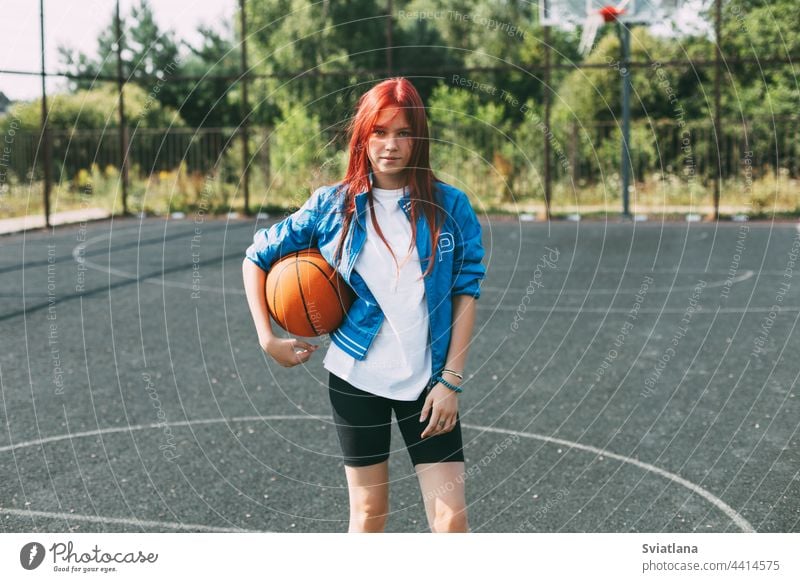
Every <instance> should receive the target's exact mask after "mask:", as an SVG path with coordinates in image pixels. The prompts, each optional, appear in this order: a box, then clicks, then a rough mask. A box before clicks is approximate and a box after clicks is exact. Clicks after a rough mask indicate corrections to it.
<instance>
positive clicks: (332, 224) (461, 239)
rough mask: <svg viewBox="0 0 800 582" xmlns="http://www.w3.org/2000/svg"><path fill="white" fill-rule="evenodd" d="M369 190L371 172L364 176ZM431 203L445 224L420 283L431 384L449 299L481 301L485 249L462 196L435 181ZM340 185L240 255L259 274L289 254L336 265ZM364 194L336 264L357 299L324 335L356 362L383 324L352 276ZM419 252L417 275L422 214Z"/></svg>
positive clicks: (445, 340) (424, 244)
mask: <svg viewBox="0 0 800 582" xmlns="http://www.w3.org/2000/svg"><path fill="white" fill-rule="evenodd" d="M369 181H370V185H371V184H372V173H370V176H369ZM434 184H435V188H436V193H437V195H438V196H437V201H438V203H439V204H440V205H441V206H442V208H443V210H444V216H445V217H446V218H445V221H444V224H443V225H442V229H441V232H440V235H439V243H438V246H437V252H436V254H435V256H434V260H435V261H436V264H435V265H434V267H433V269H432V271H431V273H430V274H429V275H428V276H427V277H425V279H424V285H425V297H426V298H427V304H428V323H429V330H428V341H429V343H430V346H431V361H432V370H431V381H430V383H429V385H428V388H430V386H431V385H432V384H435V382H434V381H433V377H434V376H436V375H438V374H439V373H441V371H442V369H443V368H444V366H445V364H446V360H447V351H448V349H449V346H450V331H451V325H452V298H453V296H455V295H471V296H472V297H474V298H475V299H478V298H479V297H480V294H481V292H480V284H481V281H482V280H483V278H484V277H485V275H486V270H485V268H484V266H483V264H482V259H483V256H484V250H483V246H482V243H481V226H480V223H479V222H478V218H477V216H476V215H475V212H474V210H473V209H472V206H470V203H469V198H468V197H467V195H466V194H465V193H464V192H462V191H461V190H459V189H458V188H455V187H453V186H451V185H449V184H445V183H444V182H435V183H434ZM337 186H338V184H334V185H329V186H323V187H321V188H318V189H317V190H316V191H315V192H314V193H313V194H312V195H311V197H310V198H309V199H308V200H307V201H306V202H305V203H304V204H303V205H302V206H301V207H300V208H299V209H298V210H296V211H295V212H294V213H293V214H291V215H289V216H287V217H286V218H284V219H283V220H282V221H280V222H278V223H276V224H273V225H272V226H270V227H269V228H261V229H259V230H258V231H257V232H256V233H255V236H254V237H253V244H252V245H250V247H249V248H248V249H247V251H246V256H247V258H248V259H250V260H251V261H253V262H254V263H255V264H256V265H258V266H259V267H260V268H261V269H263V270H264V271H269V269H270V267H271V266H272V264H273V263H274V262H275V261H277V260H278V259H279V258H281V257H283V256H284V255H287V254H289V253H292V252H295V251H298V250H302V249H307V248H312V247H316V248H318V249H319V251H320V253H321V254H322V256H323V257H324V258H325V260H326V261H327V262H328V264H330V265H332V266H333V265H335V253H336V248H337V246H338V242H339V238H340V236H341V231H342V213H341V209H342V202H343V198H344V197H343V196H340V195H339V194H338V191H337ZM367 195H368V192H367V191H366V190H365V191H364V192H359V193H358V194H356V195H355V203H356V216H355V217H354V220H352V221H351V223H350V229H349V232H348V238H347V239H345V245H344V248H343V249H342V261H341V264H340V265H339V266H338V268H337V271H338V272H339V274H340V275H341V276H342V278H343V279H344V280H345V281H346V282H347V284H348V285H350V287H351V288H352V289H353V291H355V295H356V297H355V300H354V301H353V304H352V305H351V306H350V309H349V310H348V312H347V315H346V317H345V319H344V321H343V322H342V324H341V325H340V326H339V327H338V328H337V329H335V330H334V331H333V332H331V334H330V338H331V340H332V341H333V342H334V343H335V344H336V345H337V346H339V347H340V348H341V349H342V350H344V351H345V352H346V353H348V354H350V355H351V356H353V357H354V358H355V359H357V360H363V359H364V358H365V357H366V355H367V350H368V349H369V347H370V344H371V343H372V340H373V339H374V338H375V336H376V334H377V333H378V330H379V329H380V327H381V324H382V323H383V320H384V314H383V311H382V310H381V307H380V305H378V303H377V301H376V300H375V297H374V296H373V295H372V293H371V292H370V290H369V288H368V287H367V285H366V283H365V282H364V279H363V278H362V277H361V275H359V274H358V272H357V271H355V270H353V266H354V265H355V262H356V259H357V258H358V253H359V252H360V251H361V248H362V247H363V245H364V241H365V240H366V235H367V230H366V220H367V216H368V214H367V211H366V209H367ZM397 202H398V204H399V205H400V206H401V208H402V209H403V211H404V212H405V215H406V217H407V218H408V219H409V220H411V200H410V198H409V194H408V191H406V193H405V194H404V195H403V197H401V198H400V199H399V200H398V201H397ZM416 244H417V252H418V253H419V258H420V262H421V271H422V272H424V271H425V269H427V268H428V258H427V257H428V255H429V254H430V246H431V241H430V231H429V229H428V222H427V219H426V218H425V216H424V214H420V216H419V217H418V218H417V239H416Z"/></svg>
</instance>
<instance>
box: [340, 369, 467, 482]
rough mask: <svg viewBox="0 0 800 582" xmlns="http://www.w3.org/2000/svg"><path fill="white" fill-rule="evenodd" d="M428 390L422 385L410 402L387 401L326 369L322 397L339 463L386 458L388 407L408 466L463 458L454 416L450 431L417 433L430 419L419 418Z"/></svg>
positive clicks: (369, 462)
mask: <svg viewBox="0 0 800 582" xmlns="http://www.w3.org/2000/svg"><path fill="white" fill-rule="evenodd" d="M428 392H429V391H428V389H427V388H426V389H425V390H423V391H422V394H420V396H419V398H418V399H417V400H415V401H404V400H392V399H391V398H385V397H383V396H378V395H376V394H371V393H370V392H365V391H364V390H361V389H359V388H356V387H355V386H353V385H352V384H350V383H349V382H347V381H346V380H344V379H342V378H340V377H339V376H337V375H335V374H333V373H332V372H328V395H329V396H330V400H331V407H332V409H333V420H334V422H335V423H336V433H337V435H338V437H339V444H340V445H341V448H342V454H343V457H344V464H345V465H347V466H349V467H364V466H367V465H374V464H375V463H381V462H383V461H385V460H386V459H388V458H389V449H390V445H391V428H392V410H394V414H395V417H396V418H397V424H398V426H399V427H400V432H401V433H402V435H403V440H404V441H405V443H406V448H407V449H408V454H409V455H410V456H411V463H412V464H413V465H414V466H416V465H417V464H419V463H441V462H447V461H464V451H463V448H462V447H463V445H462V440H461V420H460V418H459V416H458V415H456V425H455V427H453V430H451V431H450V432H446V433H444V434H439V435H434V436H429V437H426V438H424V439H423V438H422V437H421V436H420V435H421V434H422V431H423V430H425V427H427V426H428V423H429V422H430V415H429V416H428V418H427V419H425V422H420V421H419V417H420V414H421V413H422V407H423V405H424V404H425V399H426V398H427V396H428Z"/></svg>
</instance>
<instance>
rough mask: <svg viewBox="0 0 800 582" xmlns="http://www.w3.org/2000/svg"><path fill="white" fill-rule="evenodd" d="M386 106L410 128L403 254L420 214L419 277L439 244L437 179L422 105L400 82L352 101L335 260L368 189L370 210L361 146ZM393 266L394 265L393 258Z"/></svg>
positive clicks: (411, 88) (379, 86)
mask: <svg viewBox="0 0 800 582" xmlns="http://www.w3.org/2000/svg"><path fill="white" fill-rule="evenodd" d="M387 107H388V108H391V107H398V108H400V110H401V113H404V114H405V116H406V120H407V121H408V125H409V127H410V128H411V137H412V140H413V143H412V148H411V158H410V159H409V163H408V166H407V167H406V177H407V185H408V187H409V197H410V199H411V245H410V247H409V250H411V249H412V248H414V245H415V244H416V240H417V217H418V216H419V215H420V213H424V215H425V218H426V220H427V222H428V225H429V231H430V233H431V254H430V256H429V257H428V259H429V261H428V268H427V269H426V270H425V272H424V273H423V274H422V276H423V277H425V276H427V275H428V273H430V271H431V270H432V268H433V266H434V263H435V261H434V260H433V258H434V255H435V253H436V245H437V244H438V241H439V232H440V231H441V218H442V212H441V206H440V205H439V204H438V202H437V201H436V199H435V187H434V184H435V182H439V180H438V179H437V178H436V177H435V176H434V175H433V170H431V163H430V148H429V145H430V138H429V133H428V118H427V117H426V115H425V105H424V104H423V103H422V98H421V97H420V96H419V93H418V92H417V90H416V88H415V87H414V85H412V84H411V82H410V81H409V80H408V79H406V78H405V77H393V78H391V79H386V80H385V81H382V82H380V83H378V84H377V85H375V86H374V87H372V89H370V90H369V91H367V92H366V93H364V94H363V95H362V96H361V98H360V99H359V100H358V106H357V109H356V114H355V116H354V117H353V118H352V119H351V120H350V123H349V124H348V128H347V129H348V134H349V136H350V147H349V150H350V159H349V161H348V164H347V173H346V174H345V176H344V179H343V180H342V181H341V182H340V183H339V192H340V196H342V197H343V200H342V202H343V203H342V209H343V210H342V212H343V218H342V236H341V238H340V239H339V246H338V249H337V252H336V260H337V262H338V261H341V256H342V249H343V248H344V241H345V238H346V235H347V233H348V231H349V230H350V224H351V222H352V221H353V218H354V216H353V215H354V213H355V210H356V207H355V195H356V194H357V193H359V192H364V191H366V190H368V191H369V193H368V194H367V196H368V201H369V205H370V210H372V208H373V195H372V189H371V188H370V183H369V173H370V170H371V164H370V161H369V156H368V155H367V150H368V145H367V142H368V140H369V137H370V135H371V134H372V130H373V129H374V127H375V124H376V122H377V119H378V117H379V116H380V113H381V111H382V110H383V109H385V108H387ZM370 214H371V216H372V224H373V225H374V226H375V230H376V231H377V233H378V235H379V236H380V238H381V240H383V243H384V244H385V245H386V246H387V248H389V251H390V252H391V247H390V246H389V243H388V242H387V241H386V238H385V237H384V236H383V232H382V231H381V229H380V226H378V223H377V221H376V219H375V214H374V213H373V212H370ZM392 256H394V253H392ZM396 263H397V260H396V259H395V264H396Z"/></svg>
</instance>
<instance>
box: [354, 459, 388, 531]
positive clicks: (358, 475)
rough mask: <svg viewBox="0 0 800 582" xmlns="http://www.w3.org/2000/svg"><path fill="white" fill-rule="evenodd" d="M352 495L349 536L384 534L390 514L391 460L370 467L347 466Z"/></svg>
mask: <svg viewBox="0 0 800 582" xmlns="http://www.w3.org/2000/svg"><path fill="white" fill-rule="evenodd" d="M344 470H345V474H346V475H347V487H348V492H349V496H350V528H349V529H348V533H365V532H382V531H383V529H384V527H386V518H387V517H388V514H389V460H388V459H387V460H385V461H383V462H381V463H376V464H374V465H368V466H366V467H348V466H346V465H345V468H344Z"/></svg>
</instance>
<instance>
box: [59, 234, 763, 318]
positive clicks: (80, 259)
mask: <svg viewBox="0 0 800 582" xmlns="http://www.w3.org/2000/svg"><path fill="white" fill-rule="evenodd" d="M107 240H108V236H107V235H104V234H101V235H99V236H96V237H93V238H90V239H88V240H86V241H84V242H81V243H79V244H77V245H75V248H74V249H72V258H73V259H74V260H75V262H77V263H82V264H83V265H84V266H86V267H87V268H90V269H93V270H95V271H99V272H101V273H105V274H108V275H116V276H117V277H122V278H124V279H129V280H135V279H138V278H139V277H138V275H136V274H135V273H129V272H128V271H123V270H122V269H116V268H114V267H107V266H105V265H100V264H97V263H93V262H92V261H90V260H89V259H87V258H86V257H84V256H82V255H81V253H83V252H84V251H85V250H86V248H87V247H88V246H89V245H91V244H94V243H96V242H101V241H107ZM242 256H244V253H242ZM188 268H189V266H187V269H188ZM520 270H521V269H520ZM628 272H629V273H633V272H637V271H628ZM672 272H674V271H672ZM753 275H754V272H753V271H749V270H745V271H743V272H742V274H741V275H737V276H736V277H734V278H733V279H731V280H730V281H729V280H728V279H719V280H717V281H712V282H711V283H708V284H707V285H706V287H707V288H712V287H722V286H724V285H726V284H729V285H730V284H733V283H740V282H742V281H745V280H746V279H750V278H751V277H752V276H753ZM142 282H144V283H150V284H151V285H161V286H164V287H172V288H176V289H187V290H189V291H207V292H209V293H221V294H223V295H225V294H232V295H244V294H245V292H244V289H239V288H238V287H229V288H227V289H225V288H221V287H208V286H206V285H196V284H193V283H181V282H180V281H170V280H168V279H165V278H164V277H163V276H162V277H147V278H146V279H142ZM481 289H482V290H484V291H494V292H502V293H524V292H525V290H526V288H525V287H507V288H506V287H488V286H485V287H481ZM693 289H694V286H693V285H684V286H676V287H669V288H659V287H653V288H652V289H650V290H649V292H650V293H658V292H660V293H667V292H669V293H674V292H677V291H691V290H693ZM638 291H639V288H638V287H636V288H634V287H631V288H629V289H616V288H614V289H603V288H595V289H564V290H561V291H557V290H552V291H550V290H547V289H542V290H540V291H539V294H541V295H549V294H553V293H556V294H558V295H559V296H561V295H578V296H584V295H586V294H587V293H590V294H591V295H603V294H611V295H617V294H624V293H637V292H638ZM501 309H502V308H501ZM509 309H510V308H509ZM512 310H516V308H514V309H512ZM572 311H574V310H572ZM623 311H627V310H623ZM683 311H684V310H679V311H676V313H678V312H680V313H682V312H683ZM605 312H606V311H605V310H603V313H605ZM654 313H662V311H661V310H657V311H654Z"/></svg>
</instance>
